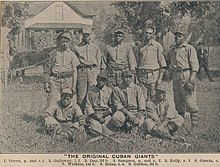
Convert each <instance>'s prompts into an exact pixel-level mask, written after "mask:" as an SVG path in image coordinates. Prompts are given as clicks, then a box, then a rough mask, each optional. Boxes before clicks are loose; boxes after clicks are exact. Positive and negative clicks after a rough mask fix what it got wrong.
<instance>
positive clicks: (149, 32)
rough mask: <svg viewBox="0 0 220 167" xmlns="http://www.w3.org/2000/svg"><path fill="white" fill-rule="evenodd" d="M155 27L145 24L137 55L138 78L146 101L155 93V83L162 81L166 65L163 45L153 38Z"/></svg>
mask: <svg viewBox="0 0 220 167" xmlns="http://www.w3.org/2000/svg"><path fill="white" fill-rule="evenodd" d="M154 33H155V28H154V27H153V26H150V25H148V26H146V28H145V30H144V41H143V44H142V46H141V47H140V49H139V52H138V55H137V64H138V67H137V68H138V80H139V84H140V86H141V88H142V89H143V91H144V92H146V93H145V99H146V101H147V100H149V99H151V98H152V97H153V96H154V94H155V88H156V86H157V84H160V83H161V82H162V78H163V74H164V71H165V69H164V68H165V67H166V61H165V58H164V55H163V47H162V45H161V44H160V43H158V42H156V41H155V39H154Z"/></svg>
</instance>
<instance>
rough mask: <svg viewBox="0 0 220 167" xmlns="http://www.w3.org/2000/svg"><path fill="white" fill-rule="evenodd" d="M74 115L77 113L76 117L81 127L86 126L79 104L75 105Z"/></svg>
mask: <svg viewBox="0 0 220 167" xmlns="http://www.w3.org/2000/svg"><path fill="white" fill-rule="evenodd" d="M74 113H75V116H76V118H77V120H78V122H79V125H85V124H86V121H85V117H84V115H83V113H82V110H81V108H80V107H79V105H78V104H74Z"/></svg>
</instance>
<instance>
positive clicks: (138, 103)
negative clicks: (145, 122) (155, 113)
mask: <svg viewBox="0 0 220 167" xmlns="http://www.w3.org/2000/svg"><path fill="white" fill-rule="evenodd" d="M113 103H114V105H115V107H116V109H117V110H121V109H123V108H129V107H134V108H137V109H138V110H145V98H144V95H143V93H142V90H141V87H140V86H138V85H136V84H134V83H131V84H130V85H129V86H128V87H125V86H124V85H123V84H121V85H119V86H118V87H115V89H114V91H113Z"/></svg>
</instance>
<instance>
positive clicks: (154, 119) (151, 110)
mask: <svg viewBox="0 0 220 167" xmlns="http://www.w3.org/2000/svg"><path fill="white" fill-rule="evenodd" d="M167 91H168V85H166V84H165V83H162V84H160V85H158V86H157V88H156V94H155V95H154V97H153V98H152V99H151V100H149V101H147V103H146V114H145V116H146V119H145V121H144V123H143V126H142V127H143V130H144V133H145V134H147V133H150V134H152V135H156V136H158V137H162V138H169V139H171V138H172V136H173V135H174V133H175V132H176V131H177V130H178V129H179V128H180V127H181V126H182V124H183V122H184V118H183V117H182V116H181V115H179V114H178V113H177V111H176V110H175V106H174V105H172V104H170V103H169V101H168V99H167V98H166V92H167Z"/></svg>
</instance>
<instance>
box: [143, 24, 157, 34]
mask: <svg viewBox="0 0 220 167" xmlns="http://www.w3.org/2000/svg"><path fill="white" fill-rule="evenodd" d="M147 28H151V29H153V33H155V31H156V29H155V27H154V26H152V25H146V26H145V30H146V29H147Z"/></svg>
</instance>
